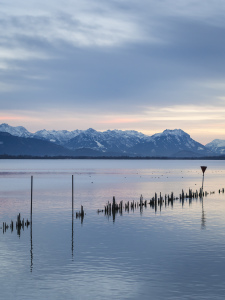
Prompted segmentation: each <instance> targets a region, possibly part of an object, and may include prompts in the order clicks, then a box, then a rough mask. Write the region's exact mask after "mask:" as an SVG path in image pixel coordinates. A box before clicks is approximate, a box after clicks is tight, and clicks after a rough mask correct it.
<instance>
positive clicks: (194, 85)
mask: <svg viewBox="0 0 225 300" xmlns="http://www.w3.org/2000/svg"><path fill="white" fill-rule="evenodd" d="M0 123H8V124H10V125H12V126H19V125H22V126H24V127H26V128H27V129H28V130H29V131H31V132H32V131H33V132H34V131H37V130H40V129H44V128H45V129H67V130H75V129H87V128H89V127H92V128H94V129H96V130H101V131H102V130H107V129H122V130H130V129H133V130H137V131H141V132H143V133H145V134H148V135H152V134H154V133H157V132H162V131H163V130H165V129H175V128H181V129H183V130H184V131H186V132H187V133H189V134H190V135H191V137H192V138H194V139H195V140H197V141H199V142H201V143H203V144H205V143H207V142H210V141H212V140H213V139H215V138H220V139H225V1H224V0H214V1H212V0H204V1H202V0H201V1H200V0H157V1H156V0H154V1H153V0H141V1H140V0H129V1H128V0H110V1H104V0H95V1H93V0H82V1H78V0H67V1H62V0H54V1H53V0H48V1H46V0H45V1H43V0H39V1H34V0H29V1H21V0H7V1H6V0H5V1H1V0H0Z"/></svg>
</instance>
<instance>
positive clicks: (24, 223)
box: [2, 213, 30, 233]
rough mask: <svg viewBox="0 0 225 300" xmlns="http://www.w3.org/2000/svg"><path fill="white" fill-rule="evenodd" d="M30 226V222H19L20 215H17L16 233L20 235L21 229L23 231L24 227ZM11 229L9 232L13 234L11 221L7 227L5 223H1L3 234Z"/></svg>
mask: <svg viewBox="0 0 225 300" xmlns="http://www.w3.org/2000/svg"><path fill="white" fill-rule="evenodd" d="M29 225H30V222H29V221H28V219H27V220H26V221H24V218H23V219H22V220H21V216H20V213H19V214H18V215H17V220H16V230H17V232H18V233H20V230H21V228H22V229H23V230H24V227H27V228H28V226H29ZM9 228H10V229H11V232H13V228H14V223H13V221H12V220H11V223H10V225H8V224H7V223H6V222H3V226H2V229H3V233H5V232H6V230H7V229H9Z"/></svg>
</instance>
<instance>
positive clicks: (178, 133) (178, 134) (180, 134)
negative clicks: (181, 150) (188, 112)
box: [152, 129, 190, 138]
mask: <svg viewBox="0 0 225 300" xmlns="http://www.w3.org/2000/svg"><path fill="white" fill-rule="evenodd" d="M169 136H174V137H177V138H179V137H186V138H188V137H189V138H190V135H189V134H187V133H186V132H184V131H183V130H182V129H173V130H171V129H166V130H164V131H163V132H161V133H156V134H154V135H153V136H152V137H153V138H155V137H169Z"/></svg>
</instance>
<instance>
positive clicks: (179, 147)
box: [131, 129, 212, 157]
mask: <svg viewBox="0 0 225 300" xmlns="http://www.w3.org/2000/svg"><path fill="white" fill-rule="evenodd" d="M131 150H132V152H134V153H135V154H137V155H144V156H173V157H180V156H181V157H182V156H192V157H196V156H207V155H212V152H211V151H210V150H209V149H207V148H206V147H205V146H203V145H202V144H200V143H198V142H196V141H194V140H193V139H192V138H191V137H190V135H189V134H187V133H186V132H184V131H183V130H181V129H174V130H168V129H167V130H164V131H163V132H162V133H157V134H154V135H152V136H151V137H150V138H149V139H147V140H145V141H142V142H141V143H139V144H137V145H136V146H134V147H133V148H132V149H131ZM182 153H185V155H182Z"/></svg>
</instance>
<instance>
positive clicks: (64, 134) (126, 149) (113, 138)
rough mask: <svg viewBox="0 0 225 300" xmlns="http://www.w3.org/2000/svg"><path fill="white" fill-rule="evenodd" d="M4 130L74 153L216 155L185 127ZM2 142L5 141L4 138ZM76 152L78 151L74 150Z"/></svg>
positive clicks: (2, 127) (1, 127) (1, 129)
mask: <svg viewBox="0 0 225 300" xmlns="http://www.w3.org/2000/svg"><path fill="white" fill-rule="evenodd" d="M0 132H8V133H10V134H11V135H13V136H17V137H26V138H34V139H39V140H44V141H47V142H51V143H52V144H56V145H60V146H63V147H64V148H65V149H68V150H69V151H72V152H70V153H75V152H76V153H80V155H82V152H85V153H94V155H103V156H115V155H116V156H120V155H126V156H150V157H152V156H154V157H162V156H164V157H198V156H211V155H214V154H215V153H213V152H212V151H211V150H210V149H209V148H206V147H205V146H203V145H202V144H200V143H198V142H196V141H194V140H193V139H192V138H191V137H190V135H189V134H187V133H185V132H184V131H183V130H181V129H174V130H165V131H163V132H162V133H157V134H154V135H152V136H147V135H144V134H143V133H140V132H137V131H134V130H126V131H122V130H107V131H104V132H99V131H96V130H94V129H92V128H89V129H87V130H78V129H77V130H74V131H67V130H59V131H57V130H45V129H44V130H40V131H37V132H35V133H30V132H29V131H27V130H26V129H25V128H24V127H22V126H18V127H12V126H9V125H7V124H2V125H0ZM0 142H1V141H0ZM73 151H75V152H73Z"/></svg>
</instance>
